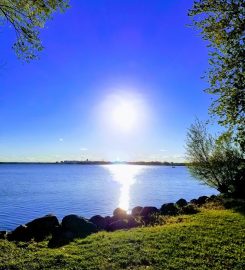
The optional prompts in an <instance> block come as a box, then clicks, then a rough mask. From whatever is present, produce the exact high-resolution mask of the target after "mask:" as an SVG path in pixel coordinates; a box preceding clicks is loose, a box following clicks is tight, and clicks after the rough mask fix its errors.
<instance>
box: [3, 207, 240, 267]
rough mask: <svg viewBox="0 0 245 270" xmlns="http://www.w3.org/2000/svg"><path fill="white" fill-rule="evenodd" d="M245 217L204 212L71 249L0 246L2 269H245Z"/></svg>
mask: <svg viewBox="0 0 245 270" xmlns="http://www.w3.org/2000/svg"><path fill="white" fill-rule="evenodd" d="M244 243H245V217H244V216H243V215H242V214H240V213H236V212H233V211H232V210H223V209H221V210H210V209H202V210H201V212H200V213H198V214H196V215H191V216H187V215H185V216H178V217H172V218H169V219H168V220H167V221H166V224H165V225H163V226H155V227H145V228H138V229H132V230H129V231H117V232H113V233H106V232H100V233H97V234H94V235H91V236H89V237H87V238H85V239H79V240H76V241H75V242H73V243H70V244H69V245H67V246H64V247H61V248H57V249H50V248H47V242H46V241H44V242H41V243H31V244H27V243H19V244H15V243H10V242H7V241H4V240H1V241H0V269H222V270H223V269H232V270H235V269H237V270H238V269H241V270H242V269H245V245H244Z"/></svg>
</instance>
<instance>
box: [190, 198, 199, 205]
mask: <svg viewBox="0 0 245 270" xmlns="http://www.w3.org/2000/svg"><path fill="white" fill-rule="evenodd" d="M190 203H191V204H198V202H197V199H192V200H190Z"/></svg>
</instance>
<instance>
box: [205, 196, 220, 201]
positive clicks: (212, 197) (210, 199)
mask: <svg viewBox="0 0 245 270" xmlns="http://www.w3.org/2000/svg"><path fill="white" fill-rule="evenodd" d="M220 201H221V199H220V198H219V197H218V196H216V195H212V196H210V197H208V198H207V199H206V201H205V202H220Z"/></svg>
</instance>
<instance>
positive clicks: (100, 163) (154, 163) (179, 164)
mask: <svg viewBox="0 0 245 270" xmlns="http://www.w3.org/2000/svg"><path fill="white" fill-rule="evenodd" d="M1 164H9V165H11V164H25V165H29V164H30V165H31V164H37V165H44V164H46V165H54V164H55V165H67V164H71V165H115V164H126V165H145V166H172V167H175V166H186V165H187V163H177V162H176V163H175V162H166V161H165V162H160V161H149V162H147V161H132V162H127V161H125V162H112V161H69V160H67V161H57V162H18V161H14V162H3V161H2V162H0V165H1Z"/></svg>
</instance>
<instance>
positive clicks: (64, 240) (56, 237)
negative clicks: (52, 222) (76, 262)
mask: <svg viewBox="0 0 245 270" xmlns="http://www.w3.org/2000/svg"><path fill="white" fill-rule="evenodd" d="M74 238H75V234H74V233H73V232H71V231H66V230H64V229H63V228H62V227H61V226H58V227H57V228H56V229H55V230H54V232H53V234H52V238H51V239H50V241H49V243H48V247H50V248H55V247H61V246H63V245H67V244H69V243H70V242H71V241H72V240H73V239H74Z"/></svg>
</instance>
